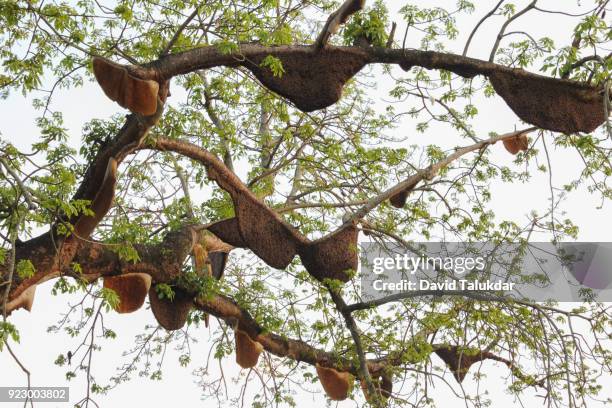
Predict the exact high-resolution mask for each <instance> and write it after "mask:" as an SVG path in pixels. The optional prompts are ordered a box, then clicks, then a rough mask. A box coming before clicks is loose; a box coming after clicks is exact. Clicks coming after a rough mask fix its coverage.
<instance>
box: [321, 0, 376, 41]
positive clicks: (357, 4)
mask: <svg viewBox="0 0 612 408" xmlns="http://www.w3.org/2000/svg"><path fill="white" fill-rule="evenodd" d="M364 4H365V0H346V1H345V2H344V3H343V4H342V6H340V8H339V9H338V10H336V11H335V12H333V13H332V14H330V16H329V18H328V19H327V22H326V23H325V25H324V26H323V30H322V31H321V33H320V34H319V36H318V37H317V40H316V42H315V48H316V49H319V50H320V49H322V48H323V47H325V46H326V45H327V43H328V41H329V38H330V37H331V36H332V35H333V34H335V33H336V32H338V29H339V28H340V26H341V25H342V24H344V23H345V22H346V20H348V18H349V17H350V16H351V15H353V14H355V13H356V12H358V11H359V10H361V9H362V8H363V6H364Z"/></svg>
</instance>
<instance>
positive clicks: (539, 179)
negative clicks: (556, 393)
mask: <svg viewBox="0 0 612 408" xmlns="http://www.w3.org/2000/svg"><path fill="white" fill-rule="evenodd" d="M496 2H497V0H495V1H493V0H488V1H477V2H476V3H477V5H478V6H479V8H478V9H477V12H476V13H474V14H473V15H472V16H470V17H468V18H462V19H461V20H460V21H459V27H460V28H461V34H460V36H459V38H458V39H457V41H456V42H454V43H451V45H449V47H448V49H450V50H453V51H455V52H458V53H460V52H461V50H462V48H463V44H464V43H465V38H466V36H467V34H468V33H469V32H470V31H471V28H472V27H473V26H474V24H475V22H476V21H477V20H478V19H480V17H481V16H482V15H483V14H484V13H485V12H486V11H488V10H489V9H490V8H491V7H492V6H493V4H494V3H496ZM370 3H371V2H370ZM411 3H412V4H418V5H426V6H428V7H433V6H440V7H447V8H452V7H453V6H454V4H455V1H450V0H446V1H443V0H437V1H424V0H419V1H412V2H411ZM524 3H526V2H525V1H519V4H521V5H523V4H524ZM583 3H590V2H583ZM387 4H388V6H389V8H390V9H391V10H392V13H391V16H392V17H391V20H395V21H397V22H398V23H399V27H398V33H403V28H404V24H403V23H401V19H400V17H399V16H396V17H393V16H394V10H397V9H398V8H399V7H400V6H401V5H403V4H405V1H388V2H387ZM541 4H542V6H541V7H544V8H549V9H555V8H559V7H560V4H563V5H564V7H565V5H566V4H567V5H568V9H569V10H577V8H576V1H571V0H565V1H562V2H560V1H554V0H547V1H541ZM582 10H584V9H582ZM501 21H502V20H501V18H499V17H498V18H497V19H494V20H490V21H488V22H487V23H486V24H484V25H483V26H482V27H481V29H480V31H479V32H478V34H477V35H476V37H475V39H474V41H473V44H472V46H471V50H470V56H472V57H481V58H484V59H487V58H488V54H489V52H490V47H491V45H492V43H493V39H494V36H495V34H496V30H497V29H498V27H499V25H500V24H501ZM568 23H571V22H570V20H569V19H568V18H565V17H562V16H552V15H545V16H543V15H542V14H531V15H528V16H527V17H526V18H524V19H521V20H520V21H519V22H518V23H516V24H514V25H512V26H511V29H513V30H520V29H521V28H524V29H525V30H526V31H529V32H530V33H531V34H532V35H533V36H534V37H535V38H539V37H541V36H544V35H547V36H550V37H553V39H555V41H556V42H557V45H558V46H563V45H565V44H567V43H568V42H569V41H570V37H571V26H568ZM396 38H397V37H396ZM408 46H414V47H416V46H418V44H416V43H410V41H409V43H408ZM380 82H381V89H385V87H387V88H388V87H389V86H390V84H391V83H390V81H385V80H382V81H380ZM382 93H383V92H381V95H376V97H377V98H380V97H383V96H384V94H382ZM173 98H174V101H176V100H177V99H178V98H179V96H174V97H173ZM377 100H379V99H377ZM174 101H172V102H174ZM380 103H382V102H380ZM54 105H55V107H61V108H62V111H63V112H64V119H65V123H66V125H67V127H68V129H69V133H70V135H71V139H70V140H71V144H72V145H73V146H74V147H78V146H79V145H80V135H81V132H80V130H81V128H82V125H83V124H84V123H85V122H86V121H88V120H90V119H92V118H93V117H100V118H103V117H108V116H110V115H111V114H113V113H116V112H122V110H121V108H120V107H118V106H117V105H116V104H114V103H112V102H111V101H110V100H108V99H107V98H105V97H104V95H103V94H102V92H101V91H100V89H99V88H98V87H97V86H96V85H95V84H92V83H88V84H86V85H85V86H84V87H82V88H77V89H70V90H60V91H58V92H57V94H56V96H55V100H54ZM0 106H1V111H2V113H3V115H2V116H3V118H4V120H2V121H0V133H1V135H2V137H3V138H5V139H8V140H10V141H11V143H13V144H15V145H16V146H18V147H20V148H24V149H28V148H29V147H30V144H31V143H32V142H33V141H35V140H36V139H37V137H38V132H37V129H36V127H35V126H34V124H33V121H32V118H34V117H36V116H38V115H39V113H38V112H37V111H35V110H34V109H33V108H32V106H31V102H30V101H29V100H27V99H25V98H23V97H21V96H20V95H12V96H11V97H9V98H8V99H7V100H5V101H0ZM381 106H382V105H381ZM477 106H478V108H479V110H480V112H481V115H480V118H481V119H480V121H479V122H478V126H477V128H476V131H477V132H478V133H479V134H481V135H485V134H486V133H488V132H489V131H496V132H498V133H504V132H508V131H511V130H513V129H514V127H515V126H517V128H520V127H521V123H520V121H519V120H518V119H517V118H516V116H515V115H514V114H513V113H512V111H511V110H510V109H509V108H508V107H507V106H506V105H505V104H504V103H503V101H501V99H500V98H498V97H497V98H492V99H487V100H486V102H485V103H480V104H477ZM398 132H402V133H400V134H402V135H403V132H405V133H406V134H405V135H406V136H409V137H408V143H422V142H419V141H418V140H415V138H416V139H421V140H426V141H427V142H428V143H437V144H440V145H445V143H448V144H449V145H450V146H452V145H453V141H456V140H457V139H456V138H454V135H453V134H449V133H448V131H447V130H444V132H441V131H438V130H437V129H436V128H432V129H431V130H430V131H428V132H427V133H426V134H425V135H416V137H415V138H413V137H411V134H413V133H414V132H413V127H412V126H401V127H400V128H399V129H398ZM548 145H549V148H550V147H551V146H552V143H549V144H548ZM496 147H497V146H496ZM495 160H499V162H507V163H508V164H509V163H510V162H511V161H512V157H510V155H508V154H507V153H505V152H503V151H502V148H501V146H499V154H497V155H496V157H495ZM552 161H553V168H554V170H555V173H554V178H555V182H556V183H557V184H561V183H562V181H563V180H567V178H568V177H573V176H575V175H576V174H577V172H578V171H579V169H580V167H579V166H580V163H578V162H577V161H576V157H574V155H573V154H571V153H569V152H567V151H558V150H556V151H554V152H553V153H552ZM548 198H549V192H548V175H547V174H545V175H541V176H535V177H534V178H533V179H532V180H531V181H530V182H529V183H528V184H512V185H510V184H504V185H502V186H499V187H494V188H493V204H492V205H493V208H494V209H495V211H496V214H497V215H498V216H499V217H500V218H511V219H512V218H513V219H515V220H517V221H519V222H521V223H524V222H526V221H527V218H526V215H527V214H528V213H529V212H530V210H532V209H533V208H539V209H543V208H546V206H547V202H548ZM598 204H599V201H598V199H597V197H595V196H591V195H589V194H588V193H586V192H584V191H579V192H574V193H573V194H571V195H570V197H569V199H568V200H567V201H566V203H565V205H564V208H565V209H566V210H567V212H568V215H569V216H570V217H571V218H572V219H573V220H574V221H575V223H576V224H577V225H578V226H580V228H581V232H580V239H581V240H583V241H610V232H609V225H610V219H612V217H611V216H612V209H611V206H610V204H609V203H607V204H606V205H605V206H604V207H603V208H602V209H597V208H596V206H597V205H598ZM604 226H606V227H604ZM51 285H52V283H46V284H44V285H41V286H39V287H38V290H37V298H36V302H35V304H34V308H33V311H32V313H27V312H25V311H21V310H20V311H17V312H15V313H14V314H13V316H11V318H10V320H11V321H12V322H13V323H15V324H16V325H17V327H18V328H19V329H20V332H21V343H20V344H19V345H13V347H14V350H15V352H16V353H17V355H18V356H19V358H20V359H21V361H22V362H23V363H24V365H25V366H26V367H27V368H28V369H29V370H30V371H31V372H32V384H33V385H34V386H69V387H70V392H71V402H72V403H74V402H76V401H78V400H79V399H81V398H82V397H83V395H84V393H85V388H86V387H85V383H84V381H83V375H79V378H77V379H76V380H73V381H72V382H70V383H66V381H65V379H64V374H65V371H66V368H65V367H64V368H60V367H57V366H55V365H54V364H53V361H54V360H55V358H56V357H57V355H58V354H60V353H65V352H66V351H67V350H68V349H69V348H70V349H73V348H74V347H75V346H76V345H77V344H78V343H79V342H80V338H78V339H76V338H75V339H73V338H70V337H68V336H66V335H52V334H48V333H47V332H46V328H47V327H48V326H50V325H51V324H54V323H55V322H56V321H57V320H58V319H59V318H60V315H61V313H62V312H65V311H66V310H67V303H71V304H74V303H76V302H77V301H78V297H75V296H65V295H62V296H59V297H52V296H51V295H50V293H49V288H50V287H51ZM105 319H106V321H107V323H108V324H109V325H110V326H111V327H112V328H113V329H114V330H115V331H116V332H117V333H118V335H119V337H118V339H117V340H114V341H106V342H104V345H103V349H102V350H101V351H98V352H96V353H95V354H94V360H93V365H94V371H95V375H96V377H97V378H98V379H99V380H100V381H101V382H103V383H104V382H105V380H106V379H107V378H108V377H109V376H111V375H112V374H114V373H115V368H116V367H118V366H120V365H121V364H122V363H123V361H124V360H122V358H121V353H122V352H123V351H124V350H126V349H127V348H129V347H131V345H132V344H133V339H134V336H135V335H137V334H138V333H140V332H141V331H142V329H143V328H144V326H145V325H146V324H155V322H154V320H153V318H152V315H151V312H150V311H149V310H145V309H144V308H143V309H141V310H140V311H138V312H136V313H134V314H130V315H123V316H119V315H116V314H114V313H112V314H109V315H106V317H105ZM214 325H216V322H214V323H213V326H214ZM192 331H193V333H192V334H194V333H197V337H198V338H199V340H200V343H198V344H195V345H193V348H192V357H193V363H192V364H190V365H189V366H188V367H187V368H181V367H179V365H178V363H177V362H176V360H177V354H176V353H173V352H172V351H170V352H169V353H168V356H167V358H166V364H165V366H164V380H163V381H151V380H148V379H141V378H135V379H133V380H132V381H131V382H128V383H125V384H122V385H121V386H119V387H118V388H117V389H115V390H113V391H112V392H111V393H110V394H109V395H107V396H98V397H96V398H95V400H96V401H97V402H98V404H99V405H100V406H101V407H122V406H128V405H129V403H128V402H132V403H136V404H138V405H149V406H153V407H161V406H172V405H176V404H179V405H180V406H181V407H185V408H190V407H201V406H207V407H208V406H215V404H216V401H213V400H209V401H205V402H203V401H202V400H201V399H200V398H201V390H200V388H199V386H198V385H197V384H196V383H195V381H197V378H196V377H194V376H193V375H192V372H193V371H194V370H195V369H197V368H198V367H199V366H200V365H201V363H202V361H204V359H205V356H206V355H207V354H208V350H209V346H210V344H209V343H208V342H207V339H208V337H209V336H208V329H204V328H200V329H196V330H194V329H192ZM198 356H202V360H201V361H199V360H198ZM434 358H436V357H434ZM484 364H485V367H490V368H491V369H490V370H488V369H486V368H484V369H483V370H482V372H483V373H487V374H488V378H487V379H485V380H483V381H482V384H481V388H484V387H487V388H488V389H489V391H490V397H491V398H492V400H493V403H494V404H495V406H502V407H506V406H514V405H515V404H516V402H515V401H513V399H512V397H510V396H509V395H508V394H507V393H506V392H505V390H504V387H502V386H500V384H501V382H500V378H502V377H505V376H507V374H508V372H507V370H506V369H505V368H501V367H500V365H499V364H497V363H492V362H485V363H484ZM222 365H223V370H224V371H225V374H226V377H227V378H230V377H231V376H232V375H235V374H237V373H238V370H237V369H236V364H235V363H234V361H233V358H226V359H225V360H223V362H222ZM495 367H496V368H495ZM493 368H495V369H493ZM215 371H216V369H213V373H212V374H211V376H212V375H214V372H215ZM312 372H314V369H312ZM211 378H214V377H211ZM24 381H25V377H24V376H23V375H22V374H21V372H20V371H19V369H18V367H17V366H16V365H15V363H14V361H13V360H12V359H11V358H10V357H9V356H8V354H7V353H6V352H4V353H0V386H9V385H11V386H13V385H14V386H22V385H24ZM228 386H229V387H230V392H229V394H230V396H233V397H236V396H238V394H239V390H240V386H241V384H240V383H238V384H235V383H232V382H231V381H229V380H228ZM464 387H465V388H466V390H469V392H470V393H472V394H473V393H475V392H476V388H475V383H474V382H472V381H471V380H469V379H468V380H466V381H465V382H464ZM309 389H310V390H311V391H313V392H314V394H309V393H307V392H304V391H301V390H296V399H297V400H298V404H299V405H298V406H300V407H306V406H321V405H322V404H323V403H324V401H325V400H324V398H322V396H321V393H322V390H321V389H320V386H319V385H318V384H316V383H315V384H313V385H312V386H310V388H309ZM606 393H607V395H606ZM432 395H434V396H436V395H437V396H438V397H439V400H438V402H439V405H440V406H442V405H446V404H447V403H457V402H459V401H457V400H456V398H454V397H452V395H451V393H450V392H449V391H448V389H447V388H446V387H443V386H441V387H439V388H437V389H436V390H434V391H433V392H432ZM602 397H604V398H605V397H608V398H609V397H612V393H611V392H610V390H609V389H605V390H604V394H603V395H602ZM528 401H531V402H532V404H533V406H538V405H539V404H540V403H538V402H537V401H540V400H537V399H532V398H528ZM36 405H39V404H36ZM40 405H41V406H45V407H52V406H53V407H64V406H69V405H67V404H63V405H62V404H50V403H46V404H40ZM529 405H531V404H529ZM0 406H3V407H4V406H6V407H17V406H21V404H0ZM222 406H230V404H229V403H226V404H224V405H222ZM338 406H339V407H353V406H355V403H354V402H343V403H340V404H338ZM593 406H596V405H593Z"/></svg>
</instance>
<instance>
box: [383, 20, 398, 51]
mask: <svg viewBox="0 0 612 408" xmlns="http://www.w3.org/2000/svg"><path fill="white" fill-rule="evenodd" d="M396 29H397V23H396V22H395V21H394V22H393V23H392V24H391V32H389V37H388V38H387V43H386V44H385V47H386V48H391V47H393V39H394V37H395V30H396Z"/></svg>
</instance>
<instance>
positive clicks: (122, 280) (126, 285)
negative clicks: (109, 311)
mask: <svg viewBox="0 0 612 408" xmlns="http://www.w3.org/2000/svg"><path fill="white" fill-rule="evenodd" d="M104 287H105V288H106V289H112V290H113V291H114V292H115V293H117V295H118V296H119V304H118V305H117V307H116V309H115V310H116V311H117V313H132V312H135V311H136V310H138V309H140V308H141V307H142V305H143V304H144V301H145V299H146V298H147V293H148V292H149V289H150V288H151V275H148V274H146V273H126V274H124V275H117V276H107V277H105V278H104Z"/></svg>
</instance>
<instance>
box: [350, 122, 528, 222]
mask: <svg viewBox="0 0 612 408" xmlns="http://www.w3.org/2000/svg"><path fill="white" fill-rule="evenodd" d="M535 129H536V128H535V127H532V128H528V129H523V130H517V131H515V132H511V133H506V134H503V135H499V136H494V137H492V138H490V139H487V140H483V141H482V142H478V143H475V144H473V145H470V146H466V147H463V148H460V149H457V150H456V151H455V152H454V153H452V154H450V155H448V156H446V157H445V158H444V159H442V160H440V161H438V162H436V163H434V164H432V165H430V166H429V167H427V168H424V169H419V170H418V171H417V172H416V174H413V175H412V176H410V177H408V178H407V179H406V180H404V181H402V182H401V183H398V184H396V185H395V186H393V187H391V188H389V189H387V190H385V191H384V192H383V193H381V194H379V195H377V196H375V197H372V198H371V199H369V200H368V203H367V204H365V205H364V206H362V207H361V208H360V209H359V210H357V211H356V212H354V213H353V215H351V216H350V217H348V219H347V221H346V222H347V223H350V222H355V221H358V220H361V219H362V218H363V217H365V216H366V215H367V214H368V213H369V212H370V211H372V210H373V209H374V208H376V207H377V206H378V205H380V204H381V203H382V202H383V201H385V200H388V199H389V198H391V197H393V196H394V195H396V194H398V193H400V192H402V191H406V190H408V191H410V190H411V189H414V188H415V187H416V186H417V184H418V183H420V182H421V181H423V180H427V179H431V178H433V177H434V176H435V175H436V174H437V173H438V171H439V170H440V169H442V168H444V167H446V166H448V165H449V164H450V163H452V162H454V161H455V160H457V159H459V158H461V157H462V156H465V155H466V154H468V153H470V152H473V151H475V150H480V149H482V148H484V147H486V146H489V145H492V144H495V143H497V142H498V141H501V140H504V139H509V138H512V137H516V136H517V135H521V134H524V133H528V132H532V131H534V130H535Z"/></svg>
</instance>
